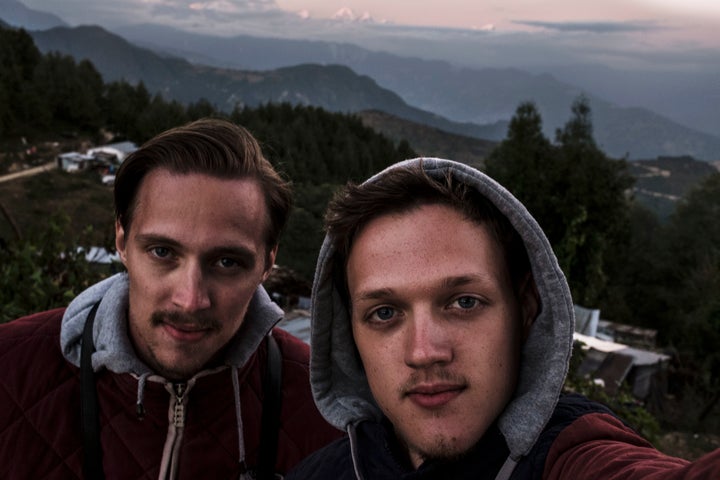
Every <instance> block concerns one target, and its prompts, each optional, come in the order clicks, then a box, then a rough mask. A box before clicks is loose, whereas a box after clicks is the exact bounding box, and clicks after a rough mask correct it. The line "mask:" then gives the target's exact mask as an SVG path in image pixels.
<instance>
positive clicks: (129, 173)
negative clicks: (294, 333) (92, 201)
mask: <svg viewBox="0 0 720 480" xmlns="http://www.w3.org/2000/svg"><path fill="white" fill-rule="evenodd" d="M159 168H164V169H167V170H170V171H171V172H174V173H179V174H190V173H201V174H206V175H211V176H213V177H217V178H232V179H242V178H251V179H253V180H256V181H257V182H258V183H259V185H260V187H261V189H262V191H263V194H264V197H265V202H266V205H267V209H268V212H269V215H270V219H269V220H270V221H269V224H268V228H267V231H266V232H265V241H266V244H267V246H268V251H269V250H270V249H271V248H273V247H274V246H275V245H277V243H278V242H279V240H280V234H281V233H282V230H283V228H284V227H285V223H286V222H287V218H288V216H289V214H290V208H291V205H292V196H291V190H290V185H289V184H288V183H287V182H286V181H285V180H283V179H282V178H281V177H280V175H279V174H278V173H277V172H276V171H275V169H274V168H273V166H272V165H271V164H270V162H269V161H268V160H267V159H266V158H265V157H264V156H263V154H262V150H261V148H260V145H259V144H258V142H257V140H256V139H255V138H254V137H253V136H252V135H251V134H250V132H248V131H247V130H246V129H245V128H243V127H241V126H239V125H235V124H233V123H231V122H228V121H225V120H220V119H212V118H206V119H201V120H197V121H195V122H192V123H189V124H187V125H184V126H180V127H176V128H173V129H170V130H168V131H166V132H163V133H161V134H159V135H157V136H156V137H154V138H152V139H150V140H149V141H147V142H146V143H145V144H144V145H143V146H142V147H140V148H139V149H138V150H136V151H135V152H133V153H132V154H130V155H128V157H127V158H126V159H125V161H124V162H123V163H122V165H121V166H120V168H119V170H118V172H117V175H116V176H115V187H114V192H115V193H114V195H115V218H116V220H118V221H119V222H120V223H121V225H122V227H123V229H124V230H125V231H126V232H127V231H128V230H129V229H130V226H131V224H132V219H133V214H134V210H135V207H136V204H135V200H136V196H137V192H138V190H139V189H140V185H141V184H142V181H143V179H144V178H145V176H146V175H147V174H148V173H149V172H151V171H153V170H156V169H159Z"/></svg>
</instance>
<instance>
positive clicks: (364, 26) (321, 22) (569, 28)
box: [20, 0, 720, 93]
mask: <svg viewBox="0 0 720 480" xmlns="http://www.w3.org/2000/svg"><path fill="white" fill-rule="evenodd" d="M20 1H21V2H22V3H24V4H25V5H26V6H28V7H30V8H34V9H37V10H42V11H45V12H50V13H54V14H56V15H58V16H59V17H60V18H62V19H63V20H64V21H66V22H67V23H69V24H70V25H71V26H76V25H81V24H98V25H101V26H104V27H106V28H110V29H112V28H120V27H123V26H126V25H133V24H142V23H154V24H161V25H165V26H170V27H174V28H179V29H183V30H187V31H192V32H195V33H204V34H211V35H222V36H235V35H254V36H264V37H281V38H292V39H307V40H324V41H332V42H347V43H353V44H356V45H358V46H361V47H365V48H368V49H371V50H384V51H387V52H390V53H394V54H397V55H404V56H419V57H423V58H432V59H441V60H446V61H448V62H452V63H455V64H457V65H461V66H470V67H481V66H494V67H500V68H505V67H517V68H527V69H535V70H538V69H543V68H548V69H552V68H555V67H556V66H560V65H570V64H573V65H578V64H587V65H604V66H607V67H610V68H614V69H619V70H633V71H638V70H643V71H646V72H647V71H662V72H668V73H672V74H675V73H677V72H682V73H683V74H687V73H688V72H692V71H695V70H697V71H705V72H707V71H708V70H710V71H711V72H713V73H711V75H714V74H715V73H714V72H715V71H717V70H718V69H720V67H719V65H720V33H718V32H720V0H603V2H596V1H593V2H591V1H589V0H543V1H542V2H541V1H539V0H483V1H479V0H392V1H390V0H92V1H90V0H62V1H59V0H20ZM620 93H622V92H620Z"/></svg>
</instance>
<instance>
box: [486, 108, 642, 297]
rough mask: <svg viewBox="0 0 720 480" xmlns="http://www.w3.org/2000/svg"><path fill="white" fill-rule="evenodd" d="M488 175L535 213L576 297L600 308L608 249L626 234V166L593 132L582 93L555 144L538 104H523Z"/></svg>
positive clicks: (493, 155) (494, 154) (488, 167)
mask: <svg viewBox="0 0 720 480" xmlns="http://www.w3.org/2000/svg"><path fill="white" fill-rule="evenodd" d="M486 171H487V173H488V174H489V175H490V176H492V177H494V178H495V179H497V180H498V181H499V182H500V183H501V184H503V185H505V186H506V187H507V188H508V189H509V190H510V191H512V192H513V193H514V194H515V195H516V196H517V197H518V199H519V200H520V201H522V202H523V203H524V204H525V205H526V207H527V208H528V210H529V211H530V212H531V213H532V214H533V215H534V216H535V218H536V219H537V220H538V222H539V223H540V225H541V226H542V228H543V230H544V231H545V233H546V234H547V236H548V239H549V240H550V243H551V244H552V246H553V248H554V250H555V252H556V254H557V256H558V261H559V262H560V266H561V267H562V269H563V271H564V272H565V274H566V275H567V276H568V281H569V283H570V288H571V289H572V291H573V296H574V298H575V301H576V302H578V303H581V304H584V305H588V306H593V305H596V303H597V301H598V298H599V296H600V294H601V292H602V289H603V287H604V286H605V284H606V273H605V261H606V254H607V252H608V251H609V250H610V249H611V248H612V247H613V246H614V245H615V244H616V242H617V241H618V239H619V238H621V236H620V235H621V233H622V232H624V231H626V229H627V227H628V224H627V209H628V202H627V199H626V196H625V195H626V194H625V192H626V190H627V189H628V188H629V187H630V186H631V185H632V179H631V177H630V176H629V174H628V173H627V170H626V163H625V162H624V161H621V160H613V159H610V158H608V157H607V156H606V155H605V154H604V153H603V152H602V151H601V150H600V149H599V148H598V147H597V145H596V143H595V141H594V139H593V137H592V121H591V111H590V106H589V104H588V103H587V100H586V99H585V98H583V97H580V98H579V99H577V100H576V102H575V103H574V104H573V108H572V116H571V118H570V120H569V121H568V123H567V124H566V125H565V127H564V128H563V129H562V130H560V131H558V132H557V143H556V144H551V143H550V141H549V140H548V139H547V138H545V137H544V135H543V133H542V119H541V116H540V114H539V112H538V111H537V108H536V107H535V105H534V104H533V103H531V102H526V103H522V104H521V105H520V106H519V107H518V109H517V111H516V113H515V116H514V117H513V119H512V120H511V122H510V125H509V127H508V134H507V138H506V139H505V140H504V141H503V142H501V143H500V145H499V146H498V147H497V148H496V149H495V150H493V152H492V153H491V154H490V155H489V157H488V159H487V161H486Z"/></svg>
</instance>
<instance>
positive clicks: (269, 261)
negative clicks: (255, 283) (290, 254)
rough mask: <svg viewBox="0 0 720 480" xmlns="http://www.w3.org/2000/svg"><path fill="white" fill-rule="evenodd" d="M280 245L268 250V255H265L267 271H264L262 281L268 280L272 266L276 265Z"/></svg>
mask: <svg viewBox="0 0 720 480" xmlns="http://www.w3.org/2000/svg"><path fill="white" fill-rule="evenodd" d="M277 251H278V246H277V245H275V246H274V247H273V248H271V249H270V251H268V254H267V257H265V271H264V272H263V276H262V280H261V282H260V283H262V282H264V281H265V280H267V278H268V277H269V276H270V272H272V267H273V265H275V257H276V256H277Z"/></svg>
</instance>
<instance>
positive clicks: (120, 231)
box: [115, 219, 127, 267]
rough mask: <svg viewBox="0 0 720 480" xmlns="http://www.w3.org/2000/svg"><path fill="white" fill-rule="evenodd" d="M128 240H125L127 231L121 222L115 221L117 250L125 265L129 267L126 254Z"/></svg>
mask: <svg viewBox="0 0 720 480" xmlns="http://www.w3.org/2000/svg"><path fill="white" fill-rule="evenodd" d="M126 244H127V239H126V238H125V229H124V228H123V226H122V224H121V223H120V220H119V219H118V220H115V249H116V250H117V252H118V255H120V260H122V263H123V265H125V266H126V267H127V254H126V252H125V246H126Z"/></svg>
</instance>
